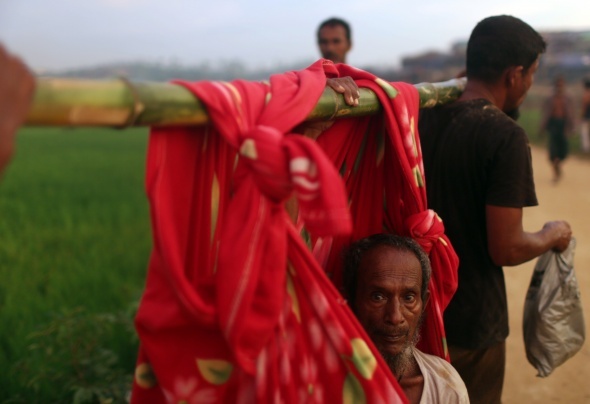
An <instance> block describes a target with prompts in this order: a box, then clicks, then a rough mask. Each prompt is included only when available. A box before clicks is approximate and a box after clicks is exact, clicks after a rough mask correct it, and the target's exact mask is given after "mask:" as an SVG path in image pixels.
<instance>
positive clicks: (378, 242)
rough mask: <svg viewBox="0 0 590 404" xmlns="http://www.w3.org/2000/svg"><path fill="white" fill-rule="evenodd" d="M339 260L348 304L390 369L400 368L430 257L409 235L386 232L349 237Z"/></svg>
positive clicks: (423, 297)
mask: <svg viewBox="0 0 590 404" xmlns="http://www.w3.org/2000/svg"><path fill="white" fill-rule="evenodd" d="M344 260H345V263H344V274H343V275H344V287H345V294H346V295H347V296H346V297H347V298H348V301H349V304H350V306H351V308H352V310H353V311H354V313H355V314H356V316H357V318H358V320H359V321H360V323H361V324H362V326H363V327H364V328H365V331H366V332H367V334H368V335H369V337H370V338H371V340H372V341H373V343H374V344H375V346H376V347H377V349H378V350H379V352H380V353H381V355H382V356H383V358H384V359H385V360H386V361H387V363H388V365H389V367H390V368H391V370H392V371H393V372H394V373H395V374H401V373H402V372H403V369H404V368H405V367H406V365H407V364H408V363H409V361H410V360H411V357H412V348H413V347H414V346H415V345H416V343H417V342H418V339H419V330H420V325H421V320H422V315H423V313H424V308H425V306H426V303H427V302H428V298H429V292H428V282H429V281H430V273H431V269H430V261H429V260H428V257H427V256H426V253H425V252H424V251H423V250H422V248H421V247H420V246H419V245H418V244H417V243H416V242H415V241H413V240H412V239H410V238H407V237H400V236H395V235H392V234H375V235H373V236H370V237H367V238H364V239H362V240H359V241H357V242H355V243H354V244H352V245H351V246H350V248H349V249H348V250H347V252H346V255H345V257H344Z"/></svg>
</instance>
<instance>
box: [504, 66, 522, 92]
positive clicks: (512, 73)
mask: <svg viewBox="0 0 590 404" xmlns="http://www.w3.org/2000/svg"><path fill="white" fill-rule="evenodd" d="M523 72H524V67H523V66H510V67H509V68H507V69H506V70H505V72H504V80H505V83H506V87H507V88H512V87H514V86H515V85H516V84H517V83H519V82H520V80H522V75H523Z"/></svg>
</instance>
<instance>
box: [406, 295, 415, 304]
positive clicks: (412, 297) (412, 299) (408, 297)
mask: <svg viewBox="0 0 590 404" xmlns="http://www.w3.org/2000/svg"><path fill="white" fill-rule="evenodd" d="M404 299H405V301H406V302H407V303H414V302H415V301H416V295H414V294H409V295H406V296H405V298H404Z"/></svg>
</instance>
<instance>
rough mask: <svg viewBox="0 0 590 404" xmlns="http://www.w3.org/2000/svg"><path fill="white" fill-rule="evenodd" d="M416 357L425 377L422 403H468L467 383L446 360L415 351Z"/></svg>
mask: <svg viewBox="0 0 590 404" xmlns="http://www.w3.org/2000/svg"><path fill="white" fill-rule="evenodd" d="M414 357H415V358H416V361H417V362H418V366H419V367H420V370H421V372H422V376H423V377H424V392H423V396H422V400H421V402H428V403H430V402H432V403H468V402H469V398H468V394H467V388H466V387H465V383H464V382H463V380H462V379H461V376H459V373H458V372H457V371H456V370H455V368H454V367H453V366H452V365H451V364H450V363H449V362H447V361H446V360H444V359H442V358H439V357H438V356H435V355H430V354H427V353H424V352H421V351H419V350H418V349H414Z"/></svg>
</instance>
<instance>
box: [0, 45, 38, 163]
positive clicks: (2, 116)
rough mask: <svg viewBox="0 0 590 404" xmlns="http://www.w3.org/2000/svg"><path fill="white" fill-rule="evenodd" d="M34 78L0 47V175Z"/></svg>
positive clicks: (31, 90)
mask: <svg viewBox="0 0 590 404" xmlns="http://www.w3.org/2000/svg"><path fill="white" fill-rule="evenodd" d="M34 89H35V79H34V77H33V75H32V74H31V73H30V72H29V70H28V69H27V67H26V66H25V65H24V64H23V62H21V61H20V59H18V58H17V57H15V56H13V55H11V54H10V53H8V52H7V51H6V49H4V47H3V46H2V45H0V174H1V173H2V170H3V169H4V167H5V166H6V165H7V164H8V162H9V161H10V158H11V157H12V154H13V152H14V137H15V135H16V131H17V130H18V128H19V126H20V125H21V124H22V123H23V121H24V119H25V117H26V115H27V112H28V110H29V105H30V103H31V100H32V98H33V92H34Z"/></svg>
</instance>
